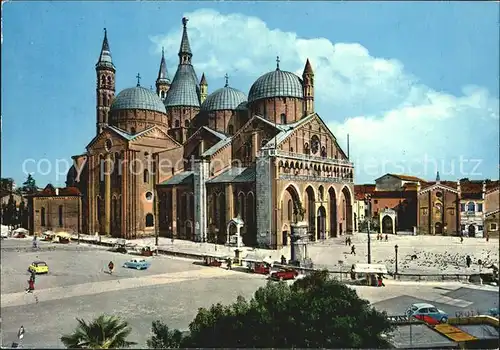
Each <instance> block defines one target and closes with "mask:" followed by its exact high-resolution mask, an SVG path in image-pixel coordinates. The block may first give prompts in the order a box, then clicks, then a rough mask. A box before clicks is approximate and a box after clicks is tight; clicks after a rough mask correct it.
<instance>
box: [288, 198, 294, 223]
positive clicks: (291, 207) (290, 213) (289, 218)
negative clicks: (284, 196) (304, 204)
mask: <svg viewBox="0 0 500 350" xmlns="http://www.w3.org/2000/svg"><path fill="white" fill-rule="evenodd" d="M292 215H293V202H292V200H291V199H289V200H288V221H292Z"/></svg>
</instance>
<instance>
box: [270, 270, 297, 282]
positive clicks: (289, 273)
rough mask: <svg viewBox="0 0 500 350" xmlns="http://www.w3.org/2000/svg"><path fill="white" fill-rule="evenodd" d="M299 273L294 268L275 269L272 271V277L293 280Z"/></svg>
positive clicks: (280, 279)
mask: <svg viewBox="0 0 500 350" xmlns="http://www.w3.org/2000/svg"><path fill="white" fill-rule="evenodd" d="M298 275H299V273H298V272H297V270H294V269H282V270H279V271H275V272H272V273H271V279H273V280H279V281H286V280H293V279H295V277H297V276H298Z"/></svg>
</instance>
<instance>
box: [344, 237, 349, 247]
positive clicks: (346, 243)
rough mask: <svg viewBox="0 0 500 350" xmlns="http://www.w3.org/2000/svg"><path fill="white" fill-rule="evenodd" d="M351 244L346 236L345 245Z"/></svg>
mask: <svg viewBox="0 0 500 350" xmlns="http://www.w3.org/2000/svg"><path fill="white" fill-rule="evenodd" d="M348 244H349V238H347V237H346V238H345V245H346V246H347V245H348Z"/></svg>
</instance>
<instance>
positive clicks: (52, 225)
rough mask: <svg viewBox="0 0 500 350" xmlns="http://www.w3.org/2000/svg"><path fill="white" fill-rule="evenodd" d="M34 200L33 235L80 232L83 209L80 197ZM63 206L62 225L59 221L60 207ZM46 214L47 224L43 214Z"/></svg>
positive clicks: (36, 198)
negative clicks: (80, 214) (45, 232)
mask: <svg viewBox="0 0 500 350" xmlns="http://www.w3.org/2000/svg"><path fill="white" fill-rule="evenodd" d="M32 200H33V212H34V215H33V219H32V220H33V221H32V222H33V225H32V230H31V231H32V233H33V232H34V233H42V232H44V231H46V230H51V231H54V232H62V231H66V232H70V233H72V232H78V231H79V230H81V228H80V223H79V220H80V216H79V213H81V210H82V207H81V201H80V197H35V198H33V199H32ZM60 206H62V225H61V222H60V221H59V207H60ZM43 213H45V222H43V220H42V214H43Z"/></svg>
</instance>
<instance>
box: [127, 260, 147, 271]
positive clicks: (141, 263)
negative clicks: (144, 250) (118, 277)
mask: <svg viewBox="0 0 500 350" xmlns="http://www.w3.org/2000/svg"><path fill="white" fill-rule="evenodd" d="M149 266H151V263H149V262H148V261H146V260H144V259H132V260H129V261H126V262H125V264H123V267H126V268H129V269H137V270H146V269H147V268H148V267H149Z"/></svg>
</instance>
